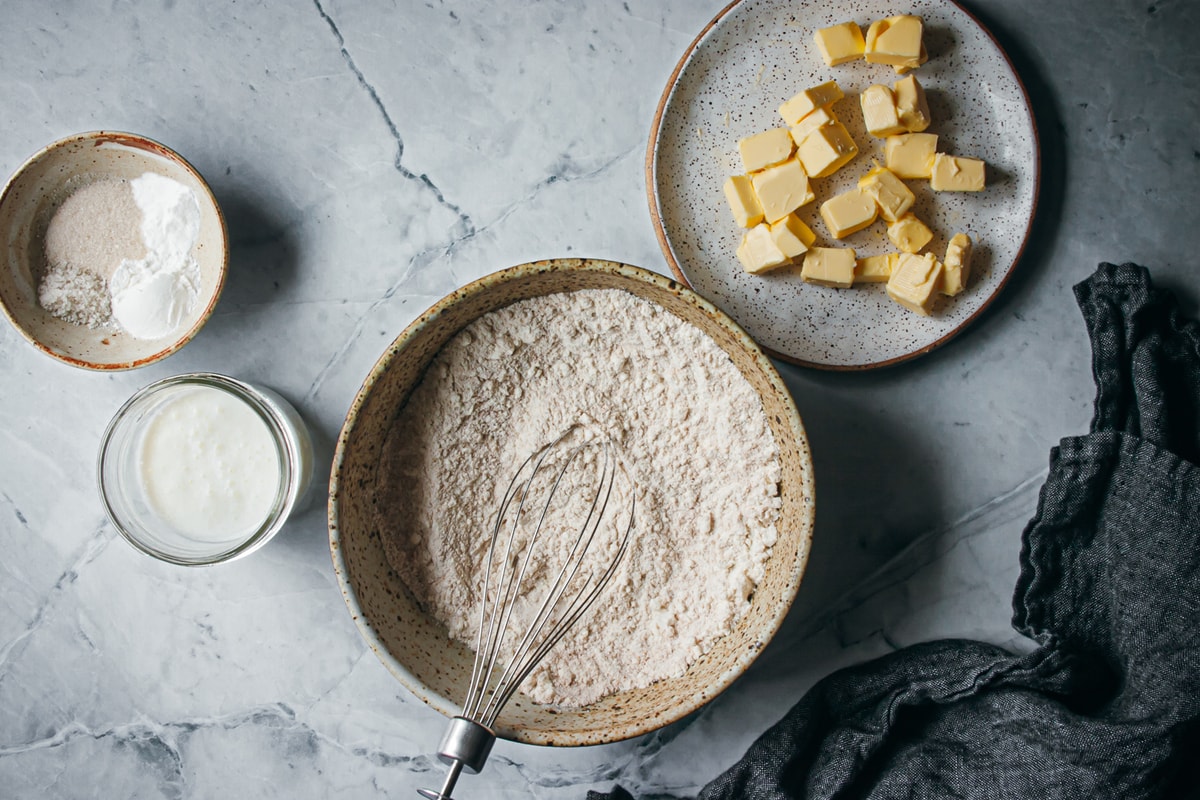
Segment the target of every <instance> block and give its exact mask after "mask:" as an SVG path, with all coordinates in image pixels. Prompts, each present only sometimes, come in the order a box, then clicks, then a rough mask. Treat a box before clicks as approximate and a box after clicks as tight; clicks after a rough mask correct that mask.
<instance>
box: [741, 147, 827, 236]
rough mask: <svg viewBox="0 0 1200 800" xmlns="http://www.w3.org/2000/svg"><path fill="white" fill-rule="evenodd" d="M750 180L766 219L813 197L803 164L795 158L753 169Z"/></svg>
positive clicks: (779, 216) (774, 219)
mask: <svg viewBox="0 0 1200 800" xmlns="http://www.w3.org/2000/svg"><path fill="white" fill-rule="evenodd" d="M750 181H751V183H752V184H753V186H754V193H755V194H757V195H758V202H759V204H760V205H761V206H762V210H763V217H764V218H765V219H766V221H767V222H777V221H779V220H781V219H783V218H784V217H786V216H787V215H788V214H790V213H792V212H793V211H795V210H796V209H797V208H799V207H800V206H802V205H804V204H805V203H811V202H812V201H813V200H815V199H816V196H815V195H814V194H813V192H812V188H811V187H810V186H809V185H808V176H807V175H806V174H805V173H804V168H803V167H802V166H801V165H800V162H799V161H797V160H796V159H794V158H789V159H788V160H787V161H784V162H783V163H782V164H776V165H775V166H773V167H767V168H766V169H764V170H763V171H761V172H756V173H754V175H753V176H751V178H750Z"/></svg>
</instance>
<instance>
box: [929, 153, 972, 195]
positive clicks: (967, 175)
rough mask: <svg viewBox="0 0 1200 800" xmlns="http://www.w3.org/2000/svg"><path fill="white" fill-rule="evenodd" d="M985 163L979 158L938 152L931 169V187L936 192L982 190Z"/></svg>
mask: <svg viewBox="0 0 1200 800" xmlns="http://www.w3.org/2000/svg"><path fill="white" fill-rule="evenodd" d="M983 186H984V163H983V161H981V160H980V159H978V158H967V157H965V156H951V155H947V154H946V153H938V154H937V155H935V156H934V157H933V167H932V169H930V171H929V188H931V189H933V190H934V191H935V192H981V191H983Z"/></svg>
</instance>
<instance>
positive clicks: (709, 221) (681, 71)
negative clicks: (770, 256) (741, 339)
mask: <svg viewBox="0 0 1200 800" xmlns="http://www.w3.org/2000/svg"><path fill="white" fill-rule="evenodd" d="M899 13H913V14H918V15H920V16H921V17H922V18H923V19H924V21H925V45H926V48H927V49H928V51H929V61H928V63H926V64H925V65H924V66H922V67H921V68H920V69H919V70H917V73H916V74H917V76H918V79H919V80H920V82H921V84H922V85H923V86H924V87H926V92H927V95H928V98H929V105H930V110H931V112H932V115H933V124H932V125H931V126H930V128H929V131H928V132H930V133H936V134H938V137H939V138H938V149H939V150H940V151H942V152H947V153H953V154H956V155H963V156H974V157H978V158H982V159H984V160H985V161H987V164H988V172H987V180H988V186H987V188H986V189H985V190H984V191H983V192H980V193H971V192H933V191H931V190H930V189H929V185H928V181H917V180H910V181H906V183H907V184H908V185H909V186H910V188H912V189H913V191H914V193H915V194H916V195H917V202H916V205H915V207H914V211H915V213H916V214H917V216H918V217H920V218H921V219H923V220H925V221H926V222H927V223H928V224H929V226H930V227H931V228H932V229H933V230H934V232H935V238H934V240H933V241H932V242H931V243H930V245H929V247H928V248H927V250H928V251H929V252H932V253H934V254H936V255H938V257H939V259H940V258H941V257H942V255H943V254H944V253H945V249H946V242H947V241H948V240H949V238H950V237H951V236H953V235H954V234H955V233H957V232H960V231H962V232H966V233H969V234H970V235H971V238H972V239H973V240H974V241H975V243H976V248H975V259H974V264H973V269H972V276H971V281H970V283H969V284H968V287H967V290H966V291H964V292H963V293H962V294H960V295H958V296H957V297H954V298H941V299H940V300H939V301H938V304H937V306H935V308H934V313H933V315H932V316H930V317H922V316H919V315H917V314H914V313H912V312H910V311H907V310H906V309H904V308H901V307H900V306H898V305H896V304H895V303H893V302H892V301H891V300H889V299H888V297H887V295H886V293H885V291H884V287H883V285H882V284H865V285H861V286H855V287H853V288H850V289H832V288H826V287H821V286H814V285H811V284H806V283H804V282H802V281H801V280H800V276H799V267H798V266H796V267H785V268H783V269H780V270H777V271H775V272H773V273H769V274H767V275H763V276H755V275H750V274H748V273H746V272H745V271H744V270H743V269H742V267H741V265H740V264H739V262H738V260H737V257H736V250H737V246H738V242H739V241H740V237H741V229H740V228H738V227H737V226H736V225H735V224H734V222H733V219H732V217H731V215H730V213H729V207H728V205H727V204H726V202H725V198H724V195H723V194H722V190H721V186H722V183H723V182H724V180H725V178H726V177H727V176H729V175H732V174H736V173H740V172H742V171H743V170H742V167H741V161H740V158H739V156H738V151H737V142H738V139H741V138H742V137H744V136H749V135H750V134H753V133H758V132H759V131H763V130H766V129H768V128H772V127H779V126H780V125H782V121H781V120H780V119H779V116H778V113H777V112H776V109H777V108H778V106H779V105H780V103H782V102H783V101H784V100H787V99H788V98H789V97H791V96H792V95H793V94H795V93H796V92H799V91H801V90H803V89H806V88H808V87H810V86H813V85H816V84H818V83H823V82H825V81H828V80H836V81H837V82H838V84H839V85H840V86H841V87H842V90H843V91H844V92H845V94H846V98H845V99H843V100H841V101H839V102H837V103H836V104H834V113H835V114H836V116H837V117H838V118H839V119H840V120H842V122H843V123H844V124H845V125H846V127H847V129H848V130H849V131H850V133H851V135H852V136H853V137H854V140H855V142H856V143H857V144H858V147H859V156H858V157H857V158H856V159H855V160H854V161H852V162H851V163H850V164H849V165H848V166H846V167H844V168H843V169H841V170H839V171H838V172H837V173H835V174H834V175H832V176H830V177H828V178H820V179H814V180H813V181H812V185H813V189H814V192H815V193H816V195H817V200H816V202H814V203H810V204H808V205H807V206H805V207H804V208H803V209H801V211H800V216H801V217H802V218H803V219H804V220H805V221H806V222H807V223H808V224H809V226H810V227H811V228H812V229H813V230H814V231H815V232H816V233H817V236H818V241H817V244H818V245H824V246H839V247H853V248H854V249H855V251H856V253H857V254H858V255H859V256H860V257H861V256H865V255H875V254H878V253H884V252H890V251H894V250H895V247H894V246H892V245H891V243H890V242H889V241H888V239H887V235H886V230H885V228H884V224H883V223H882V222H876V223H874V224H873V225H871V226H870V227H869V228H867V229H866V230H863V231H860V232H859V233H856V234H853V235H851V236H850V237H848V238H846V239H843V240H841V241H840V242H839V241H837V240H835V239H833V238H832V237H831V236H830V235H829V233H828V231H827V230H826V228H825V224H824V222H822V221H821V218H820V214H819V211H818V207H819V205H820V203H821V202H822V201H824V200H826V199H828V198H830V197H832V196H834V195H835V194H837V193H839V192H842V191H845V190H846V189H848V188H851V187H852V186H853V185H854V184H855V183H856V182H857V181H858V179H859V178H860V177H861V176H862V175H863V174H864V173H866V171H867V170H868V169H869V168H870V165H871V159H872V158H878V159H879V160H880V161H882V160H883V148H882V141H883V140H881V139H875V138H873V137H872V136H870V135H869V134H867V132H866V129H865V127H864V125H863V120H862V112H861V110H860V109H859V106H858V95H859V93H860V92H861V91H862V90H863V89H865V88H867V87H868V86H870V85H871V84H873V83H883V84H886V85H891V84H892V83H893V82H894V81H895V80H896V78H897V76H896V74H895V73H894V72H893V71H892V69H891V67H888V66H885V65H881V64H868V63H866V62H865V61H858V62H853V63H850V64H843V65H840V66H837V67H829V66H826V64H825V62H824V61H822V60H821V56H820V54H819V53H818V52H817V50H816V46H815V45H814V44H813V40H812V32H813V31H814V30H816V29H817V28H823V27H827V26H829V25H835V24H837V23H840V22H845V21H846V20H850V19H853V20H854V21H855V22H857V23H858V24H859V25H861V26H862V27H863V29H864V30H865V29H866V27H867V25H869V24H870V23H871V22H872V21H873V20H875V19H879V18H881V17H886V16H890V15H893V14H899ZM646 179H647V190H648V194H649V200H650V212H651V216H652V218H653V221H654V224H655V227H656V229H657V233H658V237H659V242H660V243H661V245H662V248H663V252H664V253H665V254H666V257H667V260H668V262H669V263H670V266H671V269H672V270H673V271H674V272H675V274H676V275H677V276H678V277H679V278H680V279H681V280H683V281H685V282H686V283H688V284H689V285H690V286H691V287H692V288H693V289H695V290H696V291H698V292H699V293H700V294H702V295H704V296H705V297H707V298H708V299H709V300H711V301H713V302H714V303H715V304H716V305H717V306H719V307H720V308H721V309H722V310H723V311H725V312H726V313H727V314H729V315H730V316H731V317H733V319H735V320H736V321H737V322H738V323H739V324H740V325H741V326H742V327H744V328H745V329H746V330H747V331H748V332H749V333H750V335H751V336H753V337H754V338H755V339H756V340H757V341H758V342H759V344H760V345H762V346H763V347H764V348H766V349H767V351H768V352H769V353H770V354H771V355H774V356H777V357H779V358H782V359H785V360H787V361H791V362H794V363H798V364H803V365H807V366H813V367H820V368H825V369H868V368H872V367H880V366H885V365H888V364H894V363H897V362H900V361H904V360H907V359H911V358H914V357H916V356H919V355H922V354H924V353H927V352H929V351H930V350H933V349H934V348H936V347H937V346H939V345H941V344H943V343H945V342H946V341H948V340H949V339H950V338H951V337H952V336H954V335H955V334H956V333H958V332H959V331H961V330H962V329H963V328H964V327H965V326H966V325H967V324H968V323H970V322H971V321H972V320H973V319H974V318H975V317H976V316H977V315H978V314H979V313H980V312H981V311H982V310H983V308H984V307H985V306H987V305H988V303H989V302H990V301H991V300H992V299H993V298H994V297H995V296H996V294H997V293H998V292H999V291H1000V290H1001V288H1003V286H1004V284H1005V282H1006V281H1007V280H1008V277H1009V276H1010V275H1011V274H1012V271H1013V269H1014V267H1015V266H1016V263H1017V259H1018V257H1019V256H1020V254H1021V251H1022V249H1023V247H1024V244H1025V241H1026V238H1027V236H1028V233H1029V228H1030V225H1031V224H1032V221H1033V213H1034V207H1035V205H1036V199H1037V184H1038V149H1037V131H1036V128H1035V126H1034V121H1033V114H1032V112H1031V111H1030V108H1029V100H1028V97H1027V96H1026V93H1025V90H1024V87H1023V86H1022V85H1021V82H1020V79H1019V78H1018V77H1017V75H1016V73H1015V72H1014V70H1013V67H1012V65H1011V64H1010V63H1009V61H1008V58H1007V57H1006V56H1005V54H1004V52H1003V51H1002V50H1001V49H1000V47H999V45H998V44H997V43H996V42H995V40H994V39H993V38H992V36H991V35H990V34H989V33H988V32H987V31H986V30H985V29H984V28H983V26H982V25H980V23H979V22H978V21H977V20H976V19H975V18H974V17H972V16H971V15H970V14H968V13H967V12H966V11H964V10H963V9H962V8H960V7H959V6H957V5H955V4H954V3H952V2H949V1H948V0H912V1H911V2H908V3H905V4H902V5H896V4H895V3H891V2H883V0H863V2H859V3H855V4H853V5H845V4H842V5H838V4H830V3H824V2H819V1H818V0H744V2H735V3H733V4H732V5H730V6H728V7H727V8H725V10H724V11H722V12H721V13H720V14H719V15H717V17H716V18H715V19H713V21H712V22H710V23H709V25H708V26H707V27H706V28H705V29H704V30H703V31H701V33H700V35H699V36H698V37H696V40H695V41H693V42H692V44H691V46H690V47H689V48H688V50H687V52H686V53H684V55H683V58H682V59H680V61H679V64H678V65H677V66H676V68H675V72H674V73H673V74H672V75H671V79H670V80H669V81H668V83H667V88H666V90H665V91H664V93H663V96H662V100H661V101H660V103H659V107H658V113H657V114H656V115H655V120H654V124H653V126H652V130H651V134H650V145H649V148H648V151H647V154H646Z"/></svg>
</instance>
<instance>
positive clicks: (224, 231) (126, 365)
mask: <svg viewBox="0 0 1200 800" xmlns="http://www.w3.org/2000/svg"><path fill="white" fill-rule="evenodd" d="M89 140H95V143H96V144H97V145H99V144H104V143H108V142H112V143H114V144H120V145H124V146H126V147H130V148H132V149H134V150H144V151H146V152H148V153H153V154H155V155H158V156H162V157H163V158H165V159H167V160H168V161H173V162H174V163H176V164H178V165H179V166H180V167H182V168H183V169H185V170H186V171H187V172H188V173H189V174H190V175H191V176H192V177H193V178H195V179H196V183H197V185H199V186H200V187H201V188H202V189H203V190H204V198H205V201H206V202H208V203H210V204H211V205H212V207H213V210H214V211H215V212H216V215H217V221H218V222H219V223H220V225H221V269H220V270H219V271H218V274H217V283H216V286H214V287H213V291H212V295H211V296H210V297H209V300H208V304H207V305H206V306H205V308H204V311H203V312H202V313H201V314H200V316H199V318H198V319H197V320H196V323H195V324H194V325H192V327H191V328H189V329H188V330H187V331H186V332H185V333H184V334H183V336H181V337H179V338H178V339H176V340H175V341H174V342H173V343H171V344H170V345H168V346H166V347H164V348H163V349H162V350H159V351H158V352H156V353H152V354H151V355H148V356H143V357H142V358H137V359H133V360H132V361H117V362H113V363H111V364H98V363H96V362H94V361H86V360H84V359H81V358H75V357H73V356H69V355H67V354H65V353H59V352H56V351H54V350H53V349H51V348H50V347H47V346H46V345H45V344H43V343H42V342H41V341H40V340H39V339H38V338H37V337H35V336H34V335H33V334H31V333H30V332H29V331H28V330H26V329H25V326H24V325H22V324H21V323H20V322H19V321H18V320H17V315H16V313H15V312H14V311H13V310H12V309H10V308H9V307H8V303H6V302H5V301H4V298H3V297H0V309H3V311H4V316H5V317H7V318H8V321H9V322H10V323H11V324H12V326H13V327H14V328H16V329H17V331H18V332H19V333H20V334H21V336H23V337H24V338H25V340H26V341H27V342H29V343H30V344H32V345H33V346H34V347H36V348H37V349H38V350H40V351H41V352H43V353H45V354H46V355H48V356H50V357H51V358H53V359H55V360H57V361H61V362H63V363H64V364H70V365H71V366H72V367H78V368H80V369H86V370H93V371H96V372H121V371H124V370H131V369H137V368H139V367H144V366H147V365H149V364H153V363H155V362H157V361H162V360H163V359H164V358H166V357H167V356H169V355H171V354H172V353H174V352H176V351H177V350H179V348H181V347H183V346H184V345H185V344H187V343H188V342H190V341H191V340H192V339H193V338H195V336H196V334H197V333H199V332H200V329H201V328H203V327H204V325H205V323H206V322H208V319H209V317H211V316H212V313H213V310H214V309H215V308H216V307H217V301H219V300H220V299H221V291H222V290H223V289H224V287H225V276H226V275H227V274H228V272H229V228H228V226H227V225H226V224H225V215H224V214H223V213H222V212H221V206H220V204H219V203H218V202H217V198H216V196H215V195H214V194H213V192H212V188H211V187H210V186H209V185H208V181H206V180H204V176H203V175H201V174H200V171H199V170H197V169H196V168H195V167H194V166H192V164H191V162H189V161H188V160H187V159H185V158H184V157H183V156H181V155H179V153H177V152H175V151H174V150H172V149H171V148H169V147H167V146H166V145H165V144H162V143H161V142H157V141H155V140H154V139H151V138H149V137H147V136H142V135H141V134H137V133H129V132H127V131H110V130H95V131H85V132H84V133H75V134H72V135H70V136H64V137H63V138H61V139H57V140H55V141H53V142H51V143H50V144H48V145H46V146H45V147H43V148H41V149H40V150H38V151H37V152H36V153H34V154H33V155H31V156H30V157H29V158H27V159H25V161H23V162H22V163H21V166H19V167H17V168H16V169H15V170H14V171H13V173H12V175H10V176H9V178H8V180H7V181H6V182H5V184H4V190H3V191H0V206H2V205H3V204H4V201H5V200H7V199H8V195H9V191H10V190H11V189H12V187H13V186H14V185H15V184H16V182H17V180H18V179H19V178H20V177H21V175H22V174H24V173H25V171H26V170H28V169H29V168H30V167H32V166H33V165H34V164H36V163H37V162H39V161H41V160H42V159H44V158H46V157H47V156H49V155H50V154H52V153H53V152H54V151H55V150H60V149H62V148H63V147H67V146H69V145H72V144H75V143H77V142H87V141H89Z"/></svg>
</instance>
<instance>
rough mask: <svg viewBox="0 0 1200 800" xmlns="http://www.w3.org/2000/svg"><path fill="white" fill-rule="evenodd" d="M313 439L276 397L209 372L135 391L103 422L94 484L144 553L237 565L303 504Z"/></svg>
mask: <svg viewBox="0 0 1200 800" xmlns="http://www.w3.org/2000/svg"><path fill="white" fill-rule="evenodd" d="M312 472H313V452H312V439H311V437H310V436H309V432H308V428H307V427H306V426H305V424H304V421H303V420H302V419H301V418H300V415H299V414H298V413H297V412H296V410H295V408H293V407H292V405H291V404H290V403H288V402H287V401H286V400H284V399H283V398H282V397H280V396H279V395H278V394H276V393H275V392H273V391H271V390H269V389H264V388H261V387H256V386H251V385H250V384H247V383H243V382H241V381H238V380H234V379H233V378H229V377H226V376H224V375H217V374H213V373H200V372H197V373H189V374H185V375H176V376H174V377H170V378H165V379H163V380H161V381H157V382H156V383H152V384H150V385H149V386H146V387H144V388H142V389H140V390H139V391H138V392H136V393H135V394H134V395H133V397H131V398H129V400H128V401H127V402H126V403H125V404H124V405H123V406H121V408H120V409H119V410H118V411H117V413H116V415H115V416H114V417H113V419H112V421H111V422H110V423H109V424H108V428H107V429H106V430H105V432H104V437H103V439H102V441H101V444H100V455H99V464H98V479H99V484H100V496H101V499H102V500H103V502H104V507H105V511H106V512H107V513H108V517H109V519H110V520H112V523H113V525H114V526H115V527H116V529H117V531H118V532H120V534H121V535H122V536H123V537H124V538H125V539H126V540H127V541H128V542H129V543H130V544H132V545H133V546H134V547H136V548H137V549H138V550H141V551H142V552H143V553H146V554H148V555H151V556H154V557H155V558H158V559H161V560H163V561H167V562H170V563H172V564H181V565H185V566H201V565H207V564H217V563H220V562H224V561H231V560H233V559H235V558H240V557H241V556H244V555H246V554H248V553H251V552H253V551H254V550H257V549H258V548H259V547H262V546H263V545H264V544H266V543H267V542H268V541H270V539H271V538H272V537H273V536H275V534H277V533H278V532H279V531H280V529H281V528H282V527H283V526H284V523H286V522H287V520H288V517H289V516H291V515H292V513H293V512H295V511H297V510H299V509H300V508H301V507H302V505H303V502H304V501H305V499H306V495H307V490H308V487H309V484H310V483H311V479H312Z"/></svg>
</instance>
